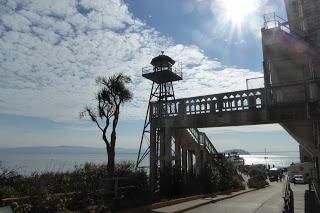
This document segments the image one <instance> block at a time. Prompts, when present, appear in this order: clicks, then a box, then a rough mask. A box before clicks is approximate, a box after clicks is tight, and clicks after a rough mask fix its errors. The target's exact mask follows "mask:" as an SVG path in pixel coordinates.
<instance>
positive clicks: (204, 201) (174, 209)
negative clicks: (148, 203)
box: [152, 189, 252, 213]
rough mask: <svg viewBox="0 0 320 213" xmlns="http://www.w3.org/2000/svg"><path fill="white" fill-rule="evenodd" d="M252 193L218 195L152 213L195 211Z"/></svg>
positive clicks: (247, 190) (241, 192)
mask: <svg viewBox="0 0 320 213" xmlns="http://www.w3.org/2000/svg"><path fill="white" fill-rule="evenodd" d="M250 191H252V189H246V190H241V191H238V192H233V193H230V194H227V195H217V196H215V197H206V198H199V199H196V200H192V201H188V202H184V203H179V204H176V205H171V206H166V207H162V208H158V209H153V210H152V212H159V213H160V212H161V213H173V212H182V211H187V210H189V209H193V208H196V207H199V206H202V205H206V204H209V203H214V202H218V201H220V200H224V199H227V198H231V197H234V196H237V195H239V194H243V193H247V192H250Z"/></svg>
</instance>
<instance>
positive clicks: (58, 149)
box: [0, 146, 138, 154]
mask: <svg viewBox="0 0 320 213" xmlns="http://www.w3.org/2000/svg"><path fill="white" fill-rule="evenodd" d="M0 153H23V154H28V153H30V154H33V153H38V154H50V153H54V154H68V153H69V154H72V153H76V154H81V153H86V154H100V153H106V149H104V148H95V147H84V146H53V147H50V146H33V147H17V148H0ZM116 153H121V154H136V153H138V149H125V148H116Z"/></svg>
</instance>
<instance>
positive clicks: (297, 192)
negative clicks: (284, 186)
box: [291, 184, 308, 213]
mask: <svg viewBox="0 0 320 213" xmlns="http://www.w3.org/2000/svg"><path fill="white" fill-rule="evenodd" d="M291 189H292V191H293V205H294V213H305V193H306V191H307V190H308V184H295V185H294V184H291Z"/></svg>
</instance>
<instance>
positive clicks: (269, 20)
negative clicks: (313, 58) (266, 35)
mask: <svg viewBox="0 0 320 213" xmlns="http://www.w3.org/2000/svg"><path fill="white" fill-rule="evenodd" d="M263 18H264V29H274V28H278V29H281V30H283V31H285V32H287V33H289V34H292V32H295V34H298V35H299V36H305V32H304V31H303V30H302V29H299V28H297V27H293V26H290V23H289V22H288V21H287V20H285V19H283V18H281V17H280V16H278V15H277V14H276V13H274V12H273V13H268V14H265V15H264V17H263Z"/></svg>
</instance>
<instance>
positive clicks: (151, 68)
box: [142, 65, 183, 78]
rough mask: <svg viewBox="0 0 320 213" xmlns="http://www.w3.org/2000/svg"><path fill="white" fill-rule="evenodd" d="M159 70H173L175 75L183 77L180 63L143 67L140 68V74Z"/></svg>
mask: <svg viewBox="0 0 320 213" xmlns="http://www.w3.org/2000/svg"><path fill="white" fill-rule="evenodd" d="M161 71H170V72H173V73H175V74H176V75H178V76H180V77H181V78H182V77H183V76H182V66H181V65H177V66H168V65H164V66H148V67H143V68H142V75H145V74H149V73H153V72H161Z"/></svg>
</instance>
